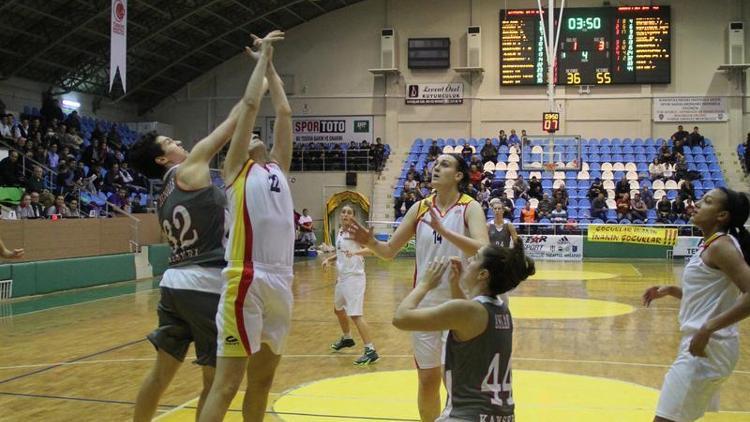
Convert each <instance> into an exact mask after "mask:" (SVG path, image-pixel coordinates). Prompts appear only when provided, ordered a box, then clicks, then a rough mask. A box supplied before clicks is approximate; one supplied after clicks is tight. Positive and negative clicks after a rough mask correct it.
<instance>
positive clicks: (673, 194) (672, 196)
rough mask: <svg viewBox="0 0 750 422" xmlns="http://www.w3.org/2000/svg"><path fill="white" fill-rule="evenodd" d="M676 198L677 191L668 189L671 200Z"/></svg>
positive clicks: (668, 196)
mask: <svg viewBox="0 0 750 422" xmlns="http://www.w3.org/2000/svg"><path fill="white" fill-rule="evenodd" d="M675 198H677V191H676V190H668V191H667V199H669V200H670V201H674V200H675Z"/></svg>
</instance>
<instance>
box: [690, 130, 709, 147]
mask: <svg viewBox="0 0 750 422" xmlns="http://www.w3.org/2000/svg"><path fill="white" fill-rule="evenodd" d="M705 145H706V140H705V139H704V138H703V135H701V134H700V133H698V126H695V127H693V131H692V132H691V133H690V135H688V137H687V146H689V147H698V146H700V147H703V146H705Z"/></svg>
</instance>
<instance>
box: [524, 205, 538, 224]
mask: <svg viewBox="0 0 750 422" xmlns="http://www.w3.org/2000/svg"><path fill="white" fill-rule="evenodd" d="M521 221H523V222H524V223H536V210H535V209H534V208H531V204H530V203H528V202H526V206H524V207H523V209H522V210H521Z"/></svg>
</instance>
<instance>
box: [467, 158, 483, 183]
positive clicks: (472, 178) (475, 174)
mask: <svg viewBox="0 0 750 422" xmlns="http://www.w3.org/2000/svg"><path fill="white" fill-rule="evenodd" d="M482 177H484V175H483V174H482V171H481V170H480V169H479V168H478V167H477V165H476V164H472V165H471V167H469V183H470V184H471V186H472V187H474V189H479V185H481V184H482Z"/></svg>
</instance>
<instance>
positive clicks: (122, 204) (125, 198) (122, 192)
mask: <svg viewBox="0 0 750 422" xmlns="http://www.w3.org/2000/svg"><path fill="white" fill-rule="evenodd" d="M107 200H108V201H109V202H111V203H112V204H114V205H115V206H117V207H119V208H120V209H122V210H123V211H125V212H127V213H130V211H131V208H130V196H129V195H128V190H127V188H125V187H121V188H118V189H117V193H113V194H111V195H109V198H107ZM301 220H302V218H300V221H301ZM310 221H311V222H312V220H310ZM300 224H302V223H300Z"/></svg>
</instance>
